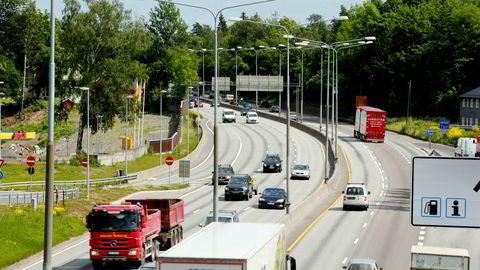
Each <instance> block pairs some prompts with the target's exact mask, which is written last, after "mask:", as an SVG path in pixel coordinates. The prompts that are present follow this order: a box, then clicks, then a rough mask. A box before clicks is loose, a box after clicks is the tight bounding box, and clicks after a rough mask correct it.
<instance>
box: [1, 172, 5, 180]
mask: <svg viewBox="0 0 480 270" xmlns="http://www.w3.org/2000/svg"><path fill="white" fill-rule="evenodd" d="M3 178H5V174H4V173H3V171H0V179H3Z"/></svg>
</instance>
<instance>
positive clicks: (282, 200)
mask: <svg viewBox="0 0 480 270" xmlns="http://www.w3.org/2000/svg"><path fill="white" fill-rule="evenodd" d="M284 201H285V199H280V200H277V202H280V203H282V202H284Z"/></svg>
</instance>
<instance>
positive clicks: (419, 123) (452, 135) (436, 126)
mask: <svg viewBox="0 0 480 270" xmlns="http://www.w3.org/2000/svg"><path fill="white" fill-rule="evenodd" d="M387 129H388V130H391V131H395V132H398V133H402V134H406V135H409V136H412V137H414V138H417V139H421V140H425V141H426V140H428V139H429V138H428V129H432V130H434V131H435V136H433V137H432V138H431V141H432V142H436V143H442V144H447V145H455V143H456V142H457V140H458V138H460V137H474V136H479V135H480V129H478V128H474V129H473V130H463V129H460V128H450V129H449V130H448V135H442V134H440V118H433V119H429V120H424V119H416V118H411V119H410V121H408V124H407V121H406V118H405V117H400V118H389V119H388V123H387Z"/></svg>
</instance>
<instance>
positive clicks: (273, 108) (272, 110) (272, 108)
mask: <svg viewBox="0 0 480 270" xmlns="http://www.w3.org/2000/svg"><path fill="white" fill-rule="evenodd" d="M270 112H280V107H278V105H273V106H272V107H270Z"/></svg>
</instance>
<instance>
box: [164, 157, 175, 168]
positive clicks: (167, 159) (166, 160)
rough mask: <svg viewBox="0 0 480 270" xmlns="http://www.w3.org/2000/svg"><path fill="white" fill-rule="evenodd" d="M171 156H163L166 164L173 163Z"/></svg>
mask: <svg viewBox="0 0 480 270" xmlns="http://www.w3.org/2000/svg"><path fill="white" fill-rule="evenodd" d="M173 161H174V159H173V157H172V156H168V157H166V158H165V163H166V164H167V165H168V166H171V165H172V164H173Z"/></svg>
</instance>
